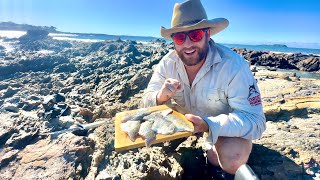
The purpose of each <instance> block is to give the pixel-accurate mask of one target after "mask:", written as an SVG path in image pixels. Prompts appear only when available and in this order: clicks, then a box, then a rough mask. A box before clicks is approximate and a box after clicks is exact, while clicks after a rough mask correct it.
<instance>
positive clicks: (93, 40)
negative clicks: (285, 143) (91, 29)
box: [53, 37, 104, 42]
mask: <svg viewBox="0 0 320 180" xmlns="http://www.w3.org/2000/svg"><path fill="white" fill-rule="evenodd" d="M53 39H56V40H65V41H81V42H101V41H104V40H98V39H78V38H69V37H53Z"/></svg>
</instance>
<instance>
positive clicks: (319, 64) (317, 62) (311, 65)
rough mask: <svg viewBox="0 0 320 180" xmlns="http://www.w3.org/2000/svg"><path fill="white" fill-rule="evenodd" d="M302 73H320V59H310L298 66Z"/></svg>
mask: <svg viewBox="0 0 320 180" xmlns="http://www.w3.org/2000/svg"><path fill="white" fill-rule="evenodd" d="M297 66H298V68H299V69H300V70H301V71H309V72H312V71H318V70H319V69H320V58H319V57H309V58H307V59H305V60H303V61H300V62H299V63H298V64H297Z"/></svg>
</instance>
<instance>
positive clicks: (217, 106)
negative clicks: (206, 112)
mask: <svg viewBox="0 0 320 180" xmlns="http://www.w3.org/2000/svg"><path fill="white" fill-rule="evenodd" d="M207 100H208V103H207V108H208V109H210V111H211V112H213V115H219V114H227V113H229V111H230V106H229V104H228V100H227V97H226V95H225V92H224V90H222V89H209V90H208V91H207Z"/></svg>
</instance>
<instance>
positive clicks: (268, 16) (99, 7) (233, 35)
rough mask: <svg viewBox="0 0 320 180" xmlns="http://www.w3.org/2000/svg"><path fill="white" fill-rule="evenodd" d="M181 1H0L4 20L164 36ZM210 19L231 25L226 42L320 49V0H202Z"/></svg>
mask: <svg viewBox="0 0 320 180" xmlns="http://www.w3.org/2000/svg"><path fill="white" fill-rule="evenodd" d="M176 2H183V1H182V0H101V1H98V0H0V22H1V21H13V22H16V23H26V24H32V25H46V26H55V27H57V29H58V30H59V31H66V32H83V33H84V32H87V33H104V34H115V35H141V36H154V37H160V26H164V27H166V28H169V27H170V23H171V15H172V10H173V6H174V3H176ZM202 3H203V5H204V7H205V9H206V11H207V15H208V18H209V19H213V18H216V17H224V18H227V19H228V20H229V21H230V25H229V27H228V28H227V29H226V30H225V31H223V32H221V33H219V34H217V35H215V36H213V39H215V40H216V41H218V42H224V43H245V44H261V43H284V42H287V43H289V44H295V43H297V44H300V45H306V46H307V45H309V46H310V45H311V46H313V45H314V46H315V47H319V48H320V23H319V22H320V1H319V0H304V1H302V0H299V1H297V0H219V1H218V0H202Z"/></svg>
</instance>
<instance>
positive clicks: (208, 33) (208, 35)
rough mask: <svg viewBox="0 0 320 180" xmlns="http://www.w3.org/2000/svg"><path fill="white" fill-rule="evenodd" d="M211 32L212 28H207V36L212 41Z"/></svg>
mask: <svg viewBox="0 0 320 180" xmlns="http://www.w3.org/2000/svg"><path fill="white" fill-rule="evenodd" d="M210 34H211V29H210V28H209V29H208V30H207V38H208V41H210Z"/></svg>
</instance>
